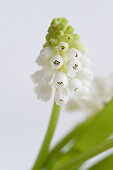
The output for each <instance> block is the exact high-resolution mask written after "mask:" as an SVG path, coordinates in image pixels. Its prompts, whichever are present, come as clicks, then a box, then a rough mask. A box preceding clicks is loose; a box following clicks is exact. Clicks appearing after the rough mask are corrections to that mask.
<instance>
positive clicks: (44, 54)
mask: <svg viewBox="0 0 113 170" xmlns="http://www.w3.org/2000/svg"><path fill="white" fill-rule="evenodd" d="M52 54H53V49H52V48H51V47H45V48H43V49H42V50H41V51H40V57H41V58H43V59H48V58H49V57H50V56H51V55H52Z"/></svg>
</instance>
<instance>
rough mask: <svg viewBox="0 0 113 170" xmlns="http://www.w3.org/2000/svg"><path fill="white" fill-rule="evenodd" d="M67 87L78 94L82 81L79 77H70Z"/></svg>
mask: <svg viewBox="0 0 113 170" xmlns="http://www.w3.org/2000/svg"><path fill="white" fill-rule="evenodd" d="M69 88H70V90H71V91H72V93H73V94H76V95H78V94H79V93H80V91H81V89H82V83H81V81H80V80H79V79H77V78H72V79H70V82H69Z"/></svg>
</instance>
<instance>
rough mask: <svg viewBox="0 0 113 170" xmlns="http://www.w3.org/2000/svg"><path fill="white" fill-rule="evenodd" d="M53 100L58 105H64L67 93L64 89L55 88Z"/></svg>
mask: <svg viewBox="0 0 113 170" xmlns="http://www.w3.org/2000/svg"><path fill="white" fill-rule="evenodd" d="M55 101H56V104H57V105H59V106H61V107H62V106H64V105H65V104H66V103H67V102H68V93H67V90H66V89H62V90H61V89H57V90H56V93H55Z"/></svg>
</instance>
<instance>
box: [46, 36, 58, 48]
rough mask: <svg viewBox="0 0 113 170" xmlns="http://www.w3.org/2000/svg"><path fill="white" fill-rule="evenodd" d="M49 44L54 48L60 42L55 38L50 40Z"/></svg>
mask: <svg viewBox="0 0 113 170" xmlns="http://www.w3.org/2000/svg"><path fill="white" fill-rule="evenodd" d="M48 43H49V45H50V46H52V47H54V46H56V45H57V44H58V40H57V39H55V38H50V40H49V42H48Z"/></svg>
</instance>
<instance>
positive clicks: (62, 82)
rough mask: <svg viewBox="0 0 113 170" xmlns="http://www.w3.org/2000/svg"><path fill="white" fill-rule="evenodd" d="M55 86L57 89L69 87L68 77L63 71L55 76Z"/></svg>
mask: <svg viewBox="0 0 113 170" xmlns="http://www.w3.org/2000/svg"><path fill="white" fill-rule="evenodd" d="M53 83H54V86H55V87H56V88H65V87H66V85H67V76H66V74H65V73H63V72H62V71H60V72H57V73H56V74H55V77H54V80H53Z"/></svg>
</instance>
